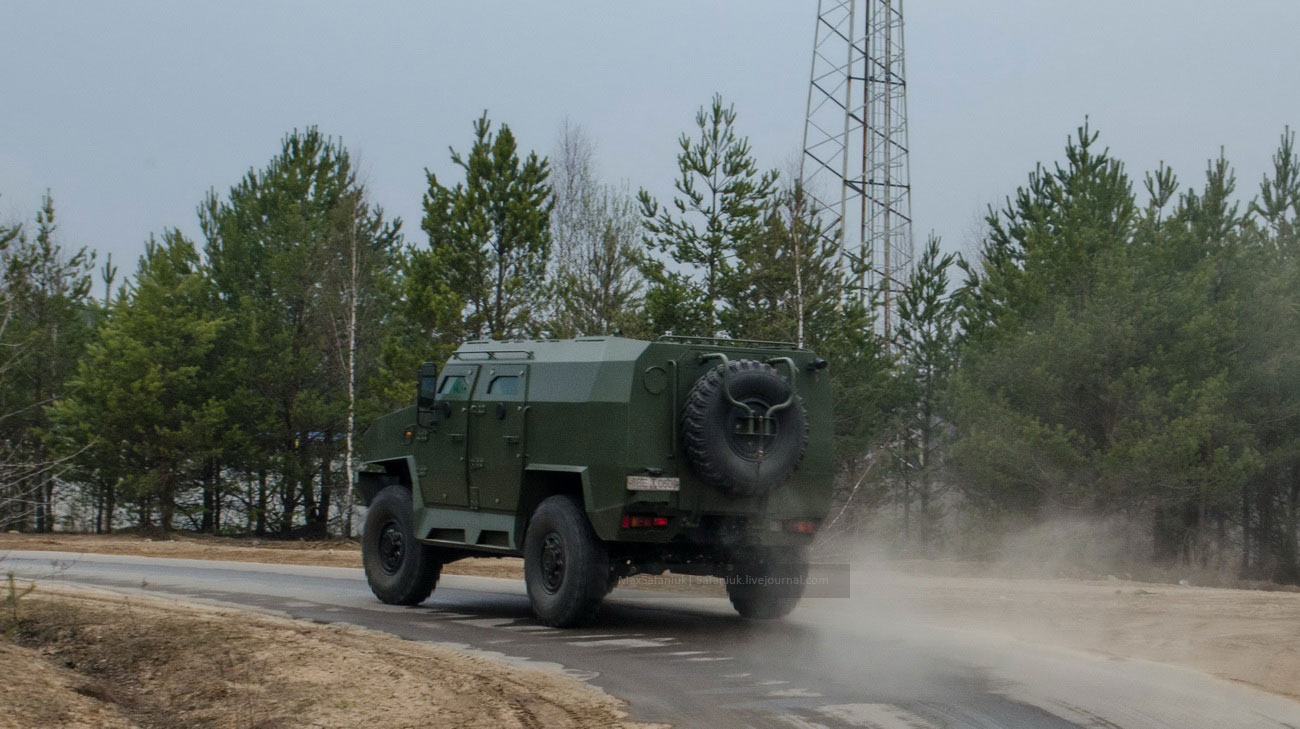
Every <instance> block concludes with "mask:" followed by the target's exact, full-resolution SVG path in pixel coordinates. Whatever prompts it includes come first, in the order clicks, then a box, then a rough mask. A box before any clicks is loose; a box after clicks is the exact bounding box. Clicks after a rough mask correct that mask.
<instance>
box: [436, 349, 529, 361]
mask: <svg viewBox="0 0 1300 729" xmlns="http://www.w3.org/2000/svg"><path fill="white" fill-rule="evenodd" d="M479 355H482V356H479ZM502 355H506V356H502ZM451 358H452V359H459V360H462V361H466V362H475V361H482V360H489V359H493V360H500V359H532V358H533V353H532V350H528V349H471V350H469V351H468V352H462V351H459V350H458V351H455V352H452V353H451Z"/></svg>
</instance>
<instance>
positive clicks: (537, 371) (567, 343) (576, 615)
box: [355, 337, 833, 627]
mask: <svg viewBox="0 0 1300 729" xmlns="http://www.w3.org/2000/svg"><path fill="white" fill-rule="evenodd" d="M361 449H362V454H363V464H362V466H361V468H360V471H359V472H358V474H357V480H356V483H355V490H356V494H357V496H358V498H359V500H360V501H361V503H363V504H365V505H366V506H368V507H369V511H368V512H367V514H366V520H365V526H364V532H363V537H362V552H363V558H364V563H365V572H366V577H367V579H368V580H369V582H370V586H371V589H372V590H373V591H374V593H375V595H376V596H378V597H379V599H380V600H382V601H384V602H387V603H392V604H399V605H414V604H418V603H420V602H422V601H423V600H424V599H425V598H427V597H428V596H429V594H430V593H431V592H432V590H433V588H434V585H435V584H436V582H437V580H438V575H439V572H440V571H441V568H442V565H444V564H446V563H448V562H452V561H454V560H457V559H461V558H464V557H482V556H522V557H523V558H524V575H525V582H526V585H527V590H528V596H529V599H530V601H531V603H532V606H533V610H534V611H535V612H536V613H537V615H538V617H539V618H540V619H541V621H542V622H544V623H546V624H548V625H553V626H557V627H566V626H573V625H578V624H581V623H583V622H585V621H587V620H589V619H590V618H592V617H593V616H594V615H595V613H596V610H597V609H598V607H599V605H600V603H601V601H602V600H603V599H604V597H605V596H606V595H607V594H608V593H609V591H610V590H612V589H613V588H614V586H615V585H616V584H617V583H618V580H619V579H620V578H622V577H627V576H629V575H634V574H641V573H649V574H661V573H663V572H664V571H665V570H671V571H672V572H673V573H676V574H689V575H714V576H719V577H724V578H726V584H727V592H728V594H729V595H730V597H731V601H732V603H733V605H734V606H735V608H736V610H737V611H738V612H739V613H740V614H741V615H743V616H745V617H749V618H775V617H781V616H784V615H786V614H787V613H789V612H790V611H791V610H793V609H794V606H795V604H796V603H797V602H798V600H799V598H800V596H801V595H802V590H803V582H804V577H805V576H806V574H807V548H808V545H809V544H810V542H811V541H812V539H813V536H814V534H815V532H816V530H817V528H818V526H819V524H820V522H821V520H822V519H823V517H824V516H825V515H826V512H827V511H828V509H829V506H830V496H831V482H832V476H833V462H832V461H833V457H832V451H831V398H830V382H829V376H828V373H827V371H826V361H825V360H823V359H820V358H818V357H817V356H815V355H814V354H813V353H812V352H809V351H807V350H801V349H797V348H795V347H794V346H793V345H787V344H781V343H767V342H752V341H744V340H727V339H724V340H712V339H695V338H686V337H663V338H660V339H659V340H658V341H654V342H645V341H638V340H633V339H623V338H619V337H590V338H580V339H573V340H563V341H519V342H493V341H478V342H469V343H467V344H465V345H463V346H461V347H460V349H458V350H457V351H456V352H455V353H454V354H452V356H451V359H450V360H448V362H447V363H446V364H445V365H444V366H443V367H442V368H441V369H439V368H438V367H437V366H435V365H433V364H425V365H424V366H422V367H421V369H420V383H419V392H418V396H417V403H416V404H415V405H414V406H412V407H408V408H405V409H403V410H398V411H396V412H393V413H390V414H388V415H386V416H384V417H382V418H379V419H378V420H377V421H376V422H375V423H374V424H373V425H372V426H371V427H370V428H369V429H368V430H367V431H366V433H365V435H364V436H363V437H362V445H361Z"/></svg>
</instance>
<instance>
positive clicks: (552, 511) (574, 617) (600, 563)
mask: <svg viewBox="0 0 1300 729" xmlns="http://www.w3.org/2000/svg"><path fill="white" fill-rule="evenodd" d="M609 581H610V578H609V553H608V551H607V550H606V549H605V544H604V543H603V542H601V541H600V538H599V537H597V536H596V532H595V531H594V530H592V528H591V523H590V522H588V521H587V516H586V514H584V513H583V510H582V507H581V506H580V505H579V504H578V502H577V501H576V500H575V499H573V498H571V497H569V496H551V497H549V498H547V499H546V500H545V501H543V502H542V503H541V505H539V506H538V507H537V511H535V512H533V516H532V519H530V520H529V522H528V532H527V534H526V535H525V536H524V584H525V585H526V586H527V588H528V600H529V602H530V603H532V606H533V612H534V613H536V614H537V618H538V619H539V620H541V621H542V622H543V623H545V624H546V625H549V626H551V627H553V628H572V627H576V626H579V625H583V624H585V623H589V622H591V620H592V619H593V618H595V617H596V612H597V611H598V610H600V603H601V600H603V599H605V595H606V594H607V593H608V592H609V590H608V587H609Z"/></svg>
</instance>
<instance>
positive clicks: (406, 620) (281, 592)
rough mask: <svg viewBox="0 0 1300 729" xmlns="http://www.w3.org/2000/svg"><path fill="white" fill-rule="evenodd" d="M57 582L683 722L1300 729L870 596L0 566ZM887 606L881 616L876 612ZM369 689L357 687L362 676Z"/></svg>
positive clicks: (201, 567) (50, 562) (1159, 668)
mask: <svg viewBox="0 0 1300 729" xmlns="http://www.w3.org/2000/svg"><path fill="white" fill-rule="evenodd" d="M0 560H2V561H0V571H13V572H15V573H16V574H18V575H19V576H20V577H28V578H34V579H38V580H44V581H48V582H51V583H58V582H63V583H71V584H81V585H90V586H95V587H101V588H108V589H113V590H117V591H124V592H131V591H141V590H142V591H146V592H148V593H150V594H153V595H163V596H171V597H177V598H181V599H186V600H192V601H198V602H206V603H215V604H225V605H231V606H237V607H242V608H253V609H257V610H263V611H269V612H274V613H278V614H283V615H288V616H291V617H295V618H303V619H308V620H313V621H316V622H322V623H334V622H342V623H350V624H354V625H358V626H362V627H365V628H370V629H373V630H380V631H384V632H387V633H392V634H394V635H398V636H401V637H403V638H408V639H411V640H422V641H436V642H439V643H444V644H451V645H453V646H455V647H458V648H462V649H464V650H471V651H481V652H487V653H491V654H493V655H494V656H496V657H498V658H500V659H501V660H504V661H507V662H511V663H518V664H523V665H536V666H543V667H548V668H557V669H559V670H563V671H565V672H566V673H568V674H569V675H570V676H573V677H575V678H578V679H580V680H584V681H588V682H590V683H591V684H593V685H595V686H599V687H600V688H602V689H604V690H606V691H608V692H610V693H612V694H614V695H616V696H619V697H620V698H623V699H625V700H626V701H627V702H628V704H629V712H630V718H631V719H634V720H639V721H647V722H665V723H669V724H672V725H674V726H676V727H708V728H712V727H718V728H726V727H756V728H769V727H770V728H781V729H818V728H821V727H825V728H826V729H841V728H845V727H853V728H858V729H860V728H863V727H866V728H868V729H931V728H945V729H948V728H951V729H998V728H1006V729H1057V728H1065V727H1100V728H1107V729H1119V728H1122V729H1202V728H1204V729H1237V728H1241V729H1265V728H1267V729H1274V728H1277V727H1291V729H1298V728H1300V703H1298V702H1294V701H1291V700H1288V699H1285V698H1282V697H1277V696H1274V695H1271V694H1266V693H1263V692H1261V691H1256V690H1254V689H1251V688H1249V687H1246V686H1241V685H1237V684H1232V683H1228V682H1225V681H1220V680H1218V679H1214V678H1211V677H1209V676H1205V675H1203V674H1199V673H1196V672H1193V671H1188V670H1184V669H1179V668H1174V667H1170V666H1164V665H1161V664H1155V663H1148V662H1144V661H1133V660H1122V659H1114V658H1106V657H1100V656H1093V655H1089V654H1083V653H1077V652H1067V651H1063V650H1062V651H1058V650H1053V649H1050V648H1044V647H1039V646H1031V645H1027V644H1022V643H1015V642H1010V641H1007V640H1005V639H1000V638H998V637H996V636H986V635H979V634H973V633H964V632H960V631H955V630H946V629H942V628H936V627H932V626H924V625H919V624H916V623H913V622H911V621H909V620H907V617H906V616H902V615H889V614H886V613H887V611H886V610H884V609H883V607H881V606H878V605H876V604H874V603H873V602H872V600H871V595H870V590H869V587H870V586H869V585H854V592H855V597H854V598H853V599H831V598H826V599H813V600H805V601H804V605H803V606H801V607H800V609H799V610H797V611H796V612H795V613H794V615H792V616H791V617H790V618H788V619H787V620H784V621H778V622H769V623H748V622H745V621H743V620H740V619H739V618H738V617H736V616H735V614H734V613H733V612H732V610H731V608H730V605H729V604H727V602H726V601H725V600H722V599H719V598H706V597H684V596H674V595H671V594H666V593H659V592H648V591H633V590H622V589H620V590H616V591H615V592H614V593H613V594H611V596H610V598H609V601H608V602H607V604H606V606H605V608H604V609H603V610H602V612H601V615H600V618H599V620H598V622H597V623H596V624H594V625H592V626H590V627H588V628H584V629H580V630H555V629H551V628H547V627H545V626H543V625H540V624H538V623H537V622H536V621H535V620H533V619H532V617H531V614H530V612H529V608H528V601H527V598H526V596H525V594H524V590H523V584H522V583H520V582H517V581H513V580H503V579H495V578H488V577H465V576H457V575H447V576H444V577H443V578H442V581H441V582H440V583H439V585H438V589H437V590H436V591H435V592H434V594H433V596H432V597H430V598H429V600H427V601H426V602H425V603H424V604H423V605H421V606H419V607H413V608H401V607H393V606H388V605H383V604H381V603H379V602H378V601H377V600H375V598H374V597H373V596H372V595H371V594H370V590H369V588H368V587H367V586H366V582H365V578H364V576H363V575H362V573H361V570H359V569H345V568H335V567H301V566H289V565H268V564H252V563H237V562H214V561H198V560H181V559H159V558H147V557H127V556H116V555H90V554H71V553H62V552H9V553H6V554H0ZM878 607H881V609H879V610H878V609H876V608H878ZM359 678H362V677H359Z"/></svg>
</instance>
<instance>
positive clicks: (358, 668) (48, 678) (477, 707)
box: [0, 586, 647, 729]
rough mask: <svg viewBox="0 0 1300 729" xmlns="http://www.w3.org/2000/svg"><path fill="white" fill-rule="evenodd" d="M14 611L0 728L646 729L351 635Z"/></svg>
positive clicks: (595, 701)
mask: <svg viewBox="0 0 1300 729" xmlns="http://www.w3.org/2000/svg"><path fill="white" fill-rule="evenodd" d="M20 610H21V618H20V622H19V625H18V626H17V629H16V630H13V631H12V634H13V638H12V639H10V640H5V639H3V638H0V685H2V686H4V687H5V690H4V691H3V692H0V727H6V728H7V727H10V726H12V727H25V728H31V729H35V728H37V727H106V728H108V729H117V728H118V727H134V726H156V727H176V729H180V728H181V727H186V728H188V727H213V728H225V727H230V728H231V729H234V728H235V727H241V728H242V727H259V728H261V729H273V728H275V727H285V728H291V727H322V728H327V729H334V728H338V729H344V728H350V727H357V726H368V725H370V724H372V723H373V722H374V721H376V718H377V717H382V723H383V725H384V726H385V727H391V728H392V729H401V728H403V727H412V728H414V727H421V728H423V727H429V726H447V727H474V728H477V727H482V728H483V729H489V728H492V729H495V728H496V727H561V728H588V727H589V728H591V729H595V728H596V727H602V728H603V727H621V728H623V729H633V728H634V727H640V728H644V727H646V726H647V725H644V724H636V723H632V722H628V721H627V720H626V719H625V718H624V717H625V714H624V712H623V705H622V703H621V702H619V701H618V700H617V699H615V698H613V697H611V696H609V695H607V694H604V693H602V692H599V691H598V690H596V689H594V688H592V687H590V686H587V685H586V684H582V683H579V682H577V681H574V680H572V679H569V678H567V677H565V676H562V675H559V674H556V673H551V672H547V671H544V670H533V669H526V668H518V667H513V666H506V665H503V664H499V663H496V662H494V661H492V660H490V659H488V658H484V657H480V656H475V655H468V654H464V653H461V652H458V651H455V650H452V649H449V648H445V647H442V646H438V645H435V644H426V643H416V642H411V641H404V640H401V639H398V638H395V637H392V636H388V635H384V634H381V633H375V632H370V631H364V630H361V629H357V628H351V627H346V626H336V625H328V626H321V625H315V624H312V623H307V622H303V621H295V620H289V619H282V618H276V617H272V616H266V615H262V614H260V613H253V612H247V611H240V610H232V609H226V608H214V607H207V606H200V605H191V604H185V603H179V602H175V601H170V600H165V599H162V598H155V597H145V596H140V597H137V596H132V597H129V598H127V597H123V596H121V595H117V594H113V593H108V592H103V591H97V590H90V589H82V588H67V587H62V586H60V587H58V588H46V587H38V589H37V591H36V592H35V593H33V594H32V595H31V596H29V597H27V598H25V599H24V600H22V601H21V603H20ZM6 722H8V723H6Z"/></svg>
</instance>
